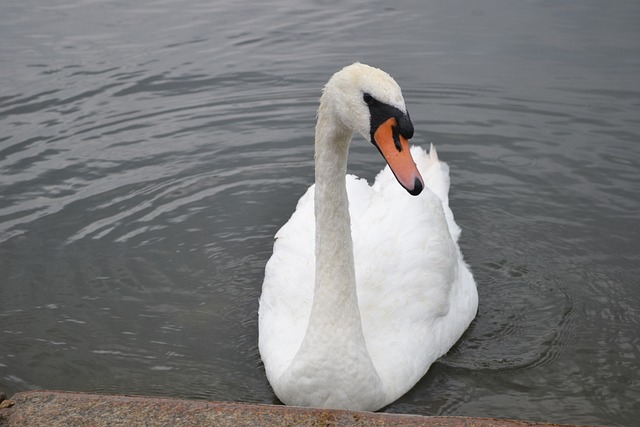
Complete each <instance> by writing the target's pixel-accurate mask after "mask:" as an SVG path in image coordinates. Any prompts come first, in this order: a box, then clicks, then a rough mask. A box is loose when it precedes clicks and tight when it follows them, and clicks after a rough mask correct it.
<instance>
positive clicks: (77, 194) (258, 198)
mask: <svg viewBox="0 0 640 427" xmlns="http://www.w3.org/2000/svg"><path fill="white" fill-rule="evenodd" d="M0 16H2V24H0V37H1V39H2V43H0V390H2V391H5V392H7V393H8V394H12V393H14V392H18V391H23V390H32V389H63V390H76V391H90V392H106V393H129V394H146V395H156V396H170V397H185V398H196V399H212V400H213V399H215V400H229V401H242V402H262V403H275V402H277V400H276V398H275V395H274V394H273V392H272V391H271V389H270V387H269V384H268V382H267V380H266V378H265V375H264V371H263V368H262V365H261V362H260V358H259V355H258V351H257V300H258V296H259V294H260V287H261V283H262V276H263V268H264V265H265V263H266V261H267V259H268V257H269V255H270V253H271V248H272V243H273V235H274V233H275V232H276V231H277V230H278V228H279V227H280V226H281V225H282V224H284V222H286V220H287V219H288V218H289V216H290V214H291V213H292V212H293V210H294V208H295V204H296V201H297V199H298V198H299V197H300V196H301V195H302V193H303V192H304V191H305V189H306V188H307V186H309V185H310V184H311V183H312V181H313V127H314V124H315V117H314V116H315V109H316V106H317V101H318V98H319V95H320V90H321V88H322V86H323V85H324V83H325V82H326V80H327V79H328V78H329V77H330V76H331V74H332V73H333V72H335V71H337V70H338V69H339V68H341V67H343V66H344V65H347V64H349V63H351V62H354V61H356V60H359V61H362V62H367V63H369V64H371V65H375V66H378V67H380V68H383V69H385V70H386V71H388V72H389V73H391V74H392V75H393V76H394V77H395V78H396V79H397V81H398V82H399V83H400V85H401V86H402V87H403V92H404V94H405V99H406V102H407V105H408V108H409V111H410V113H411V117H412V118H413V121H414V125H415V127H416V134H415V136H414V138H413V140H412V142H413V143H414V144H420V145H426V144H428V143H430V142H433V143H435V144H436V145H437V147H438V151H439V154H440V157H441V159H442V160H444V161H447V162H448V163H449V164H450V166H451V179H452V190H451V205H452V208H453V211H454V213H455V215H456V219H457V221H458V223H459V224H460V225H461V227H462V229H463V234H462V238H461V247H462V251H463V253H464V255H465V258H466V260H467V261H468V263H469V264H470V266H471V268H472V270H473V272H474V274H475V276H476V280H477V283H478V290H479V294H480V308H479V313H478V316H477V318H476V320H475V321H474V323H473V324H472V326H471V327H470V329H469V330H468V332H467V333H466V334H465V335H464V337H463V338H462V340H461V341H460V343H459V344H458V345H457V346H456V347H454V348H453V349H452V350H451V352H450V353H449V354H448V355H446V356H445V357H443V358H442V359H441V360H440V361H438V362H437V363H435V364H434V365H433V366H432V368H431V370H430V371H429V373H428V374H427V375H426V376H425V377H424V378H423V379H422V380H421V381H420V382H419V383H418V384H417V386H416V387H415V388H414V389H413V390H411V391H410V392H409V393H408V394H407V395H405V396H404V397H402V398H401V399H400V400H398V401H397V402H395V403H393V404H391V405H390V406H388V407H387V408H385V411H387V412H402V413H411V414H425V415H436V414H437V415H466V416H483V417H484V416H488V417H511V418H524V419H532V420H541V421H550V422H566V423H594V424H605V425H612V426H613V425H627V426H631V425H636V422H637V420H638V418H639V417H640V403H639V402H640V377H639V368H638V364H639V362H640V279H639V277H640V243H639V241H640V232H639V229H640V224H639V221H638V217H639V215H640V183H639V178H640V2H637V1H634V0H621V1H616V2H604V1H593V0H585V1H580V2H577V1H573V2H557V1H556V2H552V1H542V0H541V1H520V2H511V1H507V0H480V1H474V2H471V1H468V2H462V1H457V0H454V1H448V2H436V1H417V0H414V1H406V2H405V1H401V2H393V3H391V2H381V1H354V2H350V3H349V4H348V5H345V4H343V3H342V2H334V1H328V0H327V1H315V2H312V1H285V0H280V1H278V0H268V1H263V2H249V1H244V0H239V1H235V2H222V1H204V0H182V1H178V0H158V1H150V2H115V1H106V0H105V1H101V0H56V1H45V0H24V1H20V2H8V1H5V2H2V3H1V4H0ZM382 167H383V160H382V158H381V157H380V155H379V154H378V153H377V152H376V150H375V149H373V148H372V147H371V146H370V145H369V144H368V143H366V142H365V141H363V140H362V139H361V138H357V139H355V140H354V143H353V144H352V150H351V157H350V171H351V172H352V173H355V174H358V175H360V176H363V177H366V178H367V179H369V180H371V179H372V178H373V177H374V176H375V174H376V173H377V171H378V170H380V169H381V168H382Z"/></svg>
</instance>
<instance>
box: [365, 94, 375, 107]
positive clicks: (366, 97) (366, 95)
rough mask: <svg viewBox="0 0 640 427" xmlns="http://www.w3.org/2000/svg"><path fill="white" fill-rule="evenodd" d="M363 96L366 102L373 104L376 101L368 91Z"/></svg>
mask: <svg viewBox="0 0 640 427" xmlns="http://www.w3.org/2000/svg"><path fill="white" fill-rule="evenodd" d="M362 98H363V99H364V102H366V103H367V105H373V103H374V102H375V101H376V100H375V99H374V98H373V96H371V94H369V93H368V92H365V93H364V95H363V96H362Z"/></svg>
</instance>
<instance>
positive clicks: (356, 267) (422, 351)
mask: <svg viewBox="0 0 640 427" xmlns="http://www.w3.org/2000/svg"><path fill="white" fill-rule="evenodd" d="M353 133H359V134H361V135H362V136H363V137H364V138H365V139H367V140H368V141H369V142H371V143H373V145H374V146H375V147H376V148H377V149H378V150H379V151H380V153H381V154H382V155H383V157H384V158H385V160H386V162H387V167H385V169H383V170H382V172H380V173H379V175H378V176H377V177H376V179H375V182H374V184H373V185H372V186H369V184H368V183H367V182H366V181H365V180H363V179H358V178H356V177H354V176H352V175H347V174H346V170H347V154H348V148H349V144H350V142H351V137H352V134H353ZM412 136H413V124H412V122H411V119H410V118H409V114H408V113H407V109H406V106H405V102H404V99H403V97H402V92H401V90H400V87H399V86H398V84H397V83H396V82H395V80H394V79H393V78H392V77H391V76H389V75H388V74H387V73H386V72H384V71H382V70H379V69H377V68H374V67H371V66H368V65H365V64H361V63H355V64H352V65H349V66H347V67H345V68H343V69H342V70H340V71H338V72H337V73H335V74H334V75H333V76H332V77H331V79H330V80H329V82H328V83H327V84H326V86H325V87H324V90H323V92H322V96H321V98H320V106H319V108H318V114H317V124H316V130H315V184H314V185H312V186H311V187H310V188H309V189H308V190H307V192H306V193H305V194H304V195H303V196H302V198H301V199H300V201H299V202H298V205H297V207H296V210H295V212H294V213H293V215H292V216H291V218H290V219H289V221H288V222H287V223H286V224H285V225H284V226H283V227H282V228H281V229H280V230H279V231H278V232H277V234H276V236H275V237H276V240H275V243H274V246H273V254H272V256H271V258H270V259H269V261H268V262H267V264H266V267H265V277H264V282H263V285H262V294H261V295H260V304H259V310H258V318H259V322H258V323H259V327H258V329H259V330H258V337H259V338H258V347H259V351H260V356H261V358H262V361H263V363H264V368H265V372H266V375H267V378H268V380H269V383H270V384H271V386H272V388H273V390H274V392H275V394H276V396H277V397H278V398H279V399H280V400H281V401H282V402H283V403H285V404H287V405H295V406H313V407H321V408H333V409H350V410H367V411H374V410H378V409H380V408H382V407H383V406H385V405H387V404H389V403H391V402H393V401H394V400H396V399H398V398H399V397H400V396H402V395H403V394H404V393H406V392H407V391H408V390H409V389H410V388H411V387H413V386H414V385H415V384H416V382H417V381H418V380H419V379H420V378H421V377H422V376H423V375H424V374H425V373H426V372H427V370H428V369H429V366H430V365H431V364H432V363H433V362H434V361H435V360H436V359H437V358H439V357H440V356H442V355H443V354H445V353H446V352H447V351H448V350H449V349H450V348H451V346H453V344H455V343H456V341H458V339H459V338H460V336H461V335H462V334H463V332H464V331H465V330H466V329H467V327H468V326H469V324H470V323H471V321H472V320H473V318H474V317H475V315H476V311H477V306H478V294H477V290H476V284H475V282H474V279H473V276H472V274H471V272H470V271H469V268H468V267H467V265H466V264H465V262H464V261H463V258H462V255H461V253H460V249H459V247H458V244H457V240H458V237H459V235H460V228H459V227H458V225H457V224H456V223H455V221H454V218H453V214H452V212H451V209H449V200H448V192H449V168H448V166H447V165H446V163H443V162H440V161H439V159H438V155H437V153H436V150H435V148H434V147H433V145H432V146H431V149H430V151H429V153H427V152H425V150H423V149H422V148H419V147H412V148H410V147H409V143H408V139H409V138H411V137H412ZM398 183H399V184H400V185H398ZM403 187H404V188H403Z"/></svg>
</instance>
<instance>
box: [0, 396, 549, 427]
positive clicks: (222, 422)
mask: <svg viewBox="0 0 640 427" xmlns="http://www.w3.org/2000/svg"><path fill="white" fill-rule="evenodd" d="M0 426H2V427H9V426H21V427H22V426H33V427H37V426H46V427H57V426H64V427H75V426H82V427H85V426H97V427H100V426H127V427H128V426H151V427H153V426H221V427H226V426H234V427H238V426H239V427H242V426H252V427H253V426H309V427H310V426H314V427H315V426H322V427H326V426H335V427H339V426H363V427H364V426H374V427H375V426H424V427H549V426H557V424H544V423H535V422H527V421H516V420H500V419H490V418H468V417H425V416H420V415H400V414H384V413H372V412H356V411H343V410H328V409H315V408H297V407H291V406H275V405H259V404H246V403H227V402H207V401H200V400H185V399H170V398H158V397H145V396H121V395H100V394H90V393H72V392H61V391H28V392H21V393H16V394H15V395H14V396H13V397H11V399H10V400H5V401H3V402H0Z"/></svg>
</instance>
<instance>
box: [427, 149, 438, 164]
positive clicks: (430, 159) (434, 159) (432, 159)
mask: <svg viewBox="0 0 640 427" xmlns="http://www.w3.org/2000/svg"><path fill="white" fill-rule="evenodd" d="M439 161H440V159H438V152H437V151H436V146H435V145H433V143H431V146H430V147H429V154H427V167H428V168H431V166H433V165H435V164H436V163H438V162H439Z"/></svg>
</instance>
